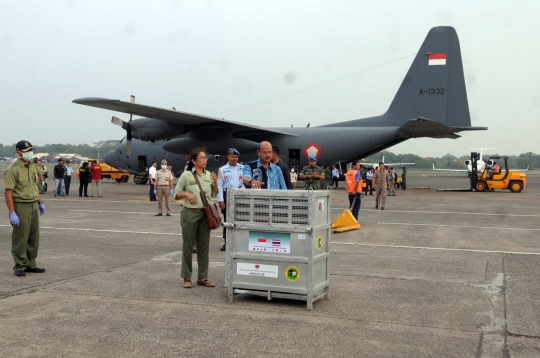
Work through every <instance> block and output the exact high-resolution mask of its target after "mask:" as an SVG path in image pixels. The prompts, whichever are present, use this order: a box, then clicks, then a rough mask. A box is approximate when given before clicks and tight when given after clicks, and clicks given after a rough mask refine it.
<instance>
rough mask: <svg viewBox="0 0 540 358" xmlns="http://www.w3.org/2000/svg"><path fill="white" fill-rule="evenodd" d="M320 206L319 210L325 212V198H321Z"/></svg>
mask: <svg viewBox="0 0 540 358" xmlns="http://www.w3.org/2000/svg"><path fill="white" fill-rule="evenodd" d="M318 206H319V212H321V213H324V199H319V202H318Z"/></svg>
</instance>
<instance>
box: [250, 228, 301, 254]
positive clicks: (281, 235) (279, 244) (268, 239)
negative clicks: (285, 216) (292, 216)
mask: <svg viewBox="0 0 540 358" xmlns="http://www.w3.org/2000/svg"><path fill="white" fill-rule="evenodd" d="M249 251H250V252H265V253H270V254H272V253H274V254H290V253H291V234H290V233H285V232H261V231H250V232H249Z"/></svg>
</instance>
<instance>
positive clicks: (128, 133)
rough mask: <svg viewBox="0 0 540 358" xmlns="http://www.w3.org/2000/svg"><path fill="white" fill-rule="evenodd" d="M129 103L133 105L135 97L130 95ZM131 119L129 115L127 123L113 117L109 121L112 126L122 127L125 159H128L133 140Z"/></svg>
mask: <svg viewBox="0 0 540 358" xmlns="http://www.w3.org/2000/svg"><path fill="white" fill-rule="evenodd" d="M129 101H130V102H131V103H135V96H133V95H131V96H130V98H129ZM132 119H133V114H130V115H129V122H124V121H123V120H121V119H120V118H118V117H115V116H113V117H112V119H111V122H112V123H113V124H116V125H117V126H120V127H122V129H124V130H125V131H126V137H127V142H126V157H127V158H129V155H130V154H131V140H132V139H133V132H132V130H131V120H132Z"/></svg>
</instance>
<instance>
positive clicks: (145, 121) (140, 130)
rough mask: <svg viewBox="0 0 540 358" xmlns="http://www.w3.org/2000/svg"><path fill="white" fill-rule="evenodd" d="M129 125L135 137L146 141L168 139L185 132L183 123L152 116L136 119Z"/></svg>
mask: <svg viewBox="0 0 540 358" xmlns="http://www.w3.org/2000/svg"><path fill="white" fill-rule="evenodd" d="M129 125H130V129H131V131H132V133H133V137H134V138H137V139H140V140H144V141H149V140H160V139H168V138H173V137H177V136H179V135H182V134H184V133H185V127H184V126H183V125H178V124H171V123H168V122H164V121H159V120H155V119H152V118H141V119H135V120H133V121H131V122H130V123H129Z"/></svg>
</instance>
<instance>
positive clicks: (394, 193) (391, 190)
mask: <svg viewBox="0 0 540 358" xmlns="http://www.w3.org/2000/svg"><path fill="white" fill-rule="evenodd" d="M389 183H390V187H389V188H388V195H393V196H395V195H396V190H395V188H394V181H391V182H389Z"/></svg>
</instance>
